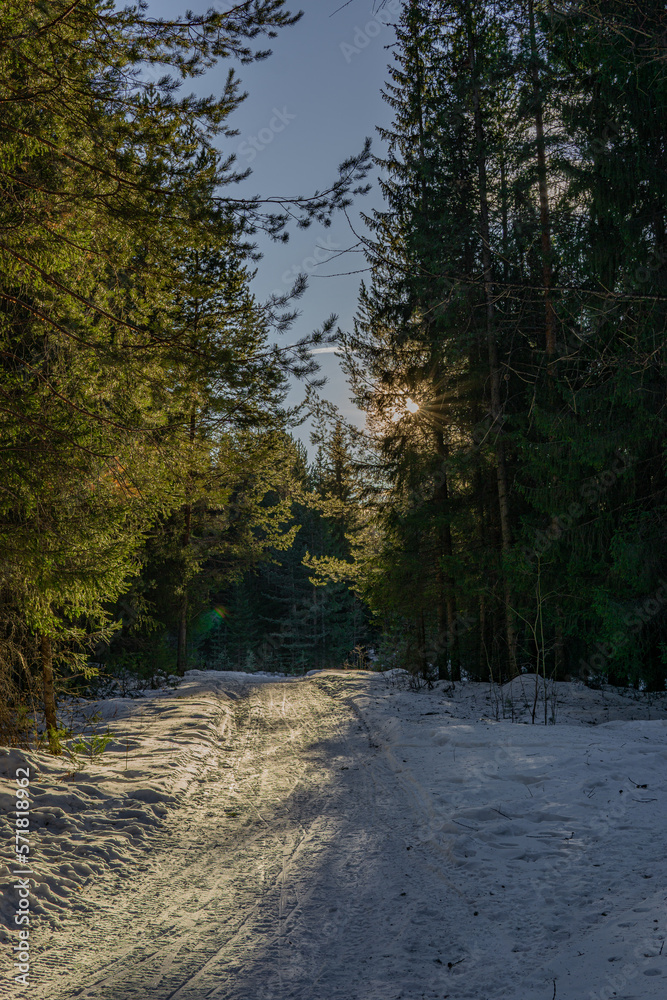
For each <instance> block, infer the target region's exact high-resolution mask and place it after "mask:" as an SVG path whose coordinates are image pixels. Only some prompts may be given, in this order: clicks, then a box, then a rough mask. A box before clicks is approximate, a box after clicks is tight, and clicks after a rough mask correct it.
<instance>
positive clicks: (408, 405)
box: [391, 396, 419, 424]
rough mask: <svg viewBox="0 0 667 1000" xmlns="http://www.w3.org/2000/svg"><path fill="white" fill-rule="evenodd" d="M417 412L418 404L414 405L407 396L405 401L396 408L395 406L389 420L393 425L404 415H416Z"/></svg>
mask: <svg viewBox="0 0 667 1000" xmlns="http://www.w3.org/2000/svg"><path fill="white" fill-rule="evenodd" d="M418 411H419V403H415V401H414V400H413V399H410V397H409V396H408V397H407V398H406V399H405V400H401V403H400V404H399V405H398V406H395V407H394V409H393V410H392V413H391V420H392V421H393V423H395V424H396V423H398V421H399V420H401V419H402V418H403V417H404V416H406V414H408V413H417V412H418Z"/></svg>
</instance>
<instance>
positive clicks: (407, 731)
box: [0, 671, 667, 1000]
mask: <svg viewBox="0 0 667 1000" xmlns="http://www.w3.org/2000/svg"><path fill="white" fill-rule="evenodd" d="M534 693H535V682H534V678H531V677H522V678H518V679H517V680H515V681H514V682H513V683H512V685H507V686H506V687H505V688H504V689H503V691H502V695H501V696H498V695H497V694H493V693H492V692H491V691H490V689H489V686H488V685H485V684H464V685H457V686H456V690H455V691H452V690H451V689H449V688H448V686H447V685H442V684H439V685H437V686H436V687H435V688H434V689H433V690H430V691H429V690H423V691H419V692H415V691H411V690H408V689H407V687H406V684H405V677H404V675H402V674H400V673H398V672H392V673H391V674H389V675H377V674H369V673H363V672H355V671H349V672H345V673H342V672H323V673H319V674H315V675H313V676H309V677H306V678H299V679H282V680H276V679H275V678H271V677H259V676H257V675H252V676H250V675H244V674H231V673H210V672H209V673H202V672H198V671H190V672H189V674H188V675H187V677H186V680H185V682H184V683H183V684H181V685H180V686H179V687H178V688H177V689H176V690H165V691H160V692H158V693H156V694H155V695H154V696H151V697H146V698H144V699H140V700H136V699H135V700H130V699H115V700H112V701H108V702H105V703H103V704H101V705H98V706H93V705H90V706H88V709H87V711H88V713H89V714H90V713H91V712H92V711H93V710H94V709H95V708H99V709H101V711H102V712H103V714H104V724H105V725H106V723H107V722H108V725H109V727H110V728H111V730H112V731H113V732H114V733H116V734H117V738H116V740H115V742H114V743H112V744H111V745H110V747H109V749H107V750H106V752H105V753H104V754H103V755H102V756H101V757H100V758H99V759H98V760H96V761H93V762H87V763H85V767H83V769H82V770H79V771H75V770H74V769H73V768H72V765H71V763H70V764H68V763H67V762H66V761H63V760H60V759H59V760H54V759H53V758H50V757H48V756H47V755H45V754H41V753H40V754H38V753H36V752H30V753H25V752H23V751H16V750H12V751H11V752H9V753H8V752H7V751H1V750H0V779H2V784H1V789H2V799H1V800H0V805H1V806H2V819H1V820H0V843H1V844H2V846H3V858H5V859H7V861H8V864H7V865H6V866H5V868H4V869H3V870H2V871H1V872H0V874H2V875H3V876H4V882H3V884H4V886H5V889H4V890H3V897H2V904H1V905H2V910H1V911H0V922H3V923H4V924H5V926H6V927H10V928H11V926H12V923H11V922H12V919H13V914H14V912H15V910H16V905H17V901H16V890H14V889H13V884H14V881H15V878H14V877H13V876H12V874H11V872H12V871H13V861H12V858H11V847H12V846H13V841H14V815H13V813H12V812H11V809H12V808H13V791H14V788H15V783H14V774H15V770H16V767H17V766H23V765H25V764H27V765H28V766H29V767H30V768H31V779H32V780H31V792H32V809H31V833H30V840H31V867H32V869H33V873H34V874H33V883H32V885H31V912H32V914H33V916H34V918H35V919H34V920H33V923H32V925H31V937H30V952H31V958H30V961H31V973H30V982H31V985H30V987H29V988H28V989H27V990H26V989H24V988H23V987H21V986H19V985H15V984H14V983H13V981H12V979H11V976H12V974H13V972H12V959H11V950H10V949H11V945H12V944H13V943H15V942H16V935H17V931H16V930H15V929H12V930H10V931H9V932H8V931H6V930H5V931H4V932H3V933H4V938H3V941H4V943H3V944H2V950H3V952H4V958H5V962H4V969H3V975H4V979H3V980H2V982H0V996H3V997H4V996H26V997H31V998H35V1000H47V998H48V1000H65V998H74V997H80V998H90V1000H144V998H145V1000H214V998H217V1000H288V998H290V1000H399V998H402V1000H422V998H427V1000H435V998H445V997H448V998H451V1000H500V998H504V1000H553V998H554V997H556V1000H602V998H609V1000H612V998H616V1000H658V998H660V1000H664V997H665V996H667V952H666V951H665V949H664V939H665V932H666V929H667V854H666V851H665V836H666V834H665V831H666V829H667V822H666V821H667V796H666V794H665V793H666V790H667V702H666V700H665V698H664V697H662V696H661V697H659V698H657V699H656V698H655V696H654V697H653V699H652V702H651V703H650V704H649V702H648V700H647V698H646V696H642V697H638V696H636V695H633V694H632V693H631V692H628V693H625V694H620V693H617V692H613V691H610V690H609V689H607V690H605V691H590V690H588V689H585V688H583V687H582V686H576V685H574V684H562V685H558V686H557V690H556V692H555V695H554V697H549V698H547V718H548V719H552V718H553V717H554V716H555V719H556V725H551V724H550V725H547V726H545V725H544V701H543V698H542V689H541V688H539V689H538V695H539V697H538V701H537V706H536V724H535V725H531V724H530V721H531V716H532V710H533V702H534ZM103 728H104V726H103ZM81 763H84V762H81ZM4 848H7V849H6V850H4Z"/></svg>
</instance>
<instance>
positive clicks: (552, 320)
mask: <svg viewBox="0 0 667 1000" xmlns="http://www.w3.org/2000/svg"><path fill="white" fill-rule="evenodd" d="M528 20H529V26H530V75H531V79H532V83H533V101H534V111H535V137H536V139H537V180H538V187H539V193H540V230H541V242H542V280H543V282H544V312H545V350H546V355H547V359H548V360H550V359H551V358H552V357H553V355H554V353H555V350H556V314H555V312H554V307H553V300H552V297H551V286H552V284H553V266H552V252H551V220H550V217H549V195H548V191H547V158H546V148H545V144H544V119H543V114H542V95H541V94H540V74H539V70H538V68H537V62H538V52H537V35H536V33H535V9H534V2H533V0H528Z"/></svg>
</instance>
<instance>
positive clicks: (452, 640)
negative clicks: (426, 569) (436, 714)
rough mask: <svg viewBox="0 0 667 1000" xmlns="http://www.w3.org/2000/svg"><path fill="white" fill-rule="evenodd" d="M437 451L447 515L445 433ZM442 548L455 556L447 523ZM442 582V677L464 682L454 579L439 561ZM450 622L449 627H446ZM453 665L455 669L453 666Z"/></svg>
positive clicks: (438, 439)
mask: <svg viewBox="0 0 667 1000" xmlns="http://www.w3.org/2000/svg"><path fill="white" fill-rule="evenodd" d="M435 443H436V450H437V452H438V455H439V457H440V458H441V460H442V463H443V464H442V469H441V475H442V477H443V478H442V484H441V486H440V487H439V488H438V492H437V499H438V501H439V503H440V506H441V508H442V510H443V511H444V512H446V511H447V507H448V504H449V487H448V483H447V472H446V469H445V465H444V462H445V460H446V458H447V456H448V453H449V450H448V447H447V445H446V444H445V441H444V437H443V434H442V431H436V435H435ZM438 541H439V545H438V549H439V554H440V553H441V554H442V555H443V556H445V557H446V558H447V559H450V560H451V558H452V556H453V554H454V544H453V541H452V529H451V525H450V523H449V521H447V522H446V523H445V524H444V525H443V526H442V528H441V530H440V531H439V532H438ZM437 582H438V633H439V634H438V676H439V678H440V679H441V680H447V679H451V680H453V681H460V680H461V662H460V652H459V640H458V630H457V627H456V616H457V608H456V591H455V587H454V579H453V578H452V576H451V575H450V574H449V573H445V572H444V571H443V570H442V568H441V566H440V564H439V561H438V569H437ZM445 622H446V626H445ZM450 664H451V667H450Z"/></svg>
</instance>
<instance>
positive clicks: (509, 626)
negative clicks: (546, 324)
mask: <svg viewBox="0 0 667 1000" xmlns="http://www.w3.org/2000/svg"><path fill="white" fill-rule="evenodd" d="M466 14H467V34H468V54H469V62H470V69H471V73H472V98H473V110H474V116H475V139H476V142H477V173H478V178H479V209H480V211H479V215H480V237H481V241H482V268H483V271H484V299H485V305H486V339H487V348H488V357H489V374H490V383H491V414H492V416H493V421H494V426H495V430H496V434H497V435H498V436H497V438H496V442H497V443H496V479H497V488H498V508H499V512H500V529H501V538H502V553H503V555H506V554H508V553H509V551H510V549H511V547H512V533H511V526H510V511H509V501H508V488H507V462H506V455H505V442H504V441H503V439H502V438H501V437H500V436H499V435H500V418H501V416H502V403H501V399H500V366H499V363H498V345H497V342H496V329H495V307H494V290H493V272H492V266H491V245H490V225H489V201H488V182H487V174H486V153H485V150H484V146H485V134H484V124H483V121H482V106H481V98H480V88H479V84H478V81H477V70H476V52H475V38H474V32H473V25H472V16H471V12H470V4H469V3H468V4H467V5H466ZM503 591H504V603H505V629H506V635H507V654H508V662H509V673H510V677H515V676H516V675H517V674H518V672H519V671H518V668H517V662H516V649H517V633H516V624H515V621H514V611H513V607H512V605H513V601H512V593H511V590H510V586H509V581H508V580H507V576H506V573H505V572H503Z"/></svg>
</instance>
